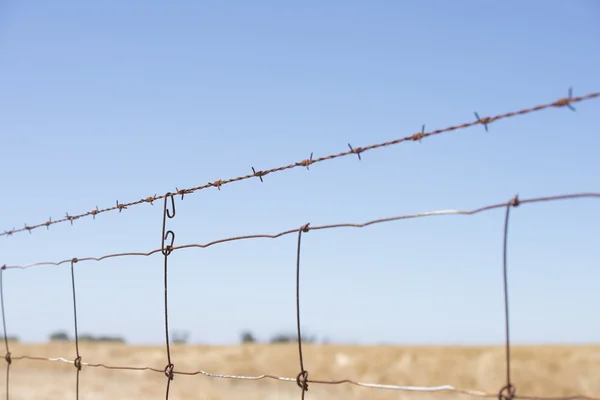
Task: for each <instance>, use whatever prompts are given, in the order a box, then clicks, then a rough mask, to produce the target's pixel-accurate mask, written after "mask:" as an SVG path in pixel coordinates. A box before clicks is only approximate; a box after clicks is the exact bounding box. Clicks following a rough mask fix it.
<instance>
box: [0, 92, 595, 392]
mask: <svg viewBox="0 0 600 400" xmlns="http://www.w3.org/2000/svg"><path fill="white" fill-rule="evenodd" d="M597 97H600V92H596V93H590V94H587V95H585V96H581V97H573V96H572V94H571V93H569V97H567V98H563V99H559V100H557V101H554V102H551V103H547V104H545V105H540V106H536V107H531V108H528V109H523V110H520V111H514V112H509V113H505V114H499V115H496V116H494V117H484V118H481V117H479V115H477V113H475V116H476V118H477V119H476V120H475V121H474V122H468V123H464V124H462V125H458V126H451V127H448V128H444V129H439V130H435V131H431V132H425V128H424V127H423V129H422V131H421V132H419V133H416V134H413V135H411V136H408V137H405V138H402V139H397V140H393V141H390V142H385V143H379V144H374V145H369V146H364V147H356V148H354V147H352V146H351V145H348V147H349V151H346V152H342V153H338V154H334V155H329V156H324V157H319V158H313V156H312V154H311V157H310V158H308V159H306V160H303V161H301V162H296V163H292V164H289V165H286V166H281V167H277V168H272V169H268V170H264V171H256V170H255V169H254V168H252V170H253V173H252V174H249V175H244V176H240V177H237V178H231V179H226V180H217V181H214V182H211V183H208V184H206V185H202V186H197V187H194V188H189V189H181V190H179V189H177V190H176V191H175V192H168V193H165V194H164V195H160V196H156V195H155V196H150V197H147V198H144V199H142V200H139V201H135V202H129V203H119V202H117V203H116V205H115V206H113V207H108V208H103V209H99V208H96V209H94V210H92V211H89V212H86V213H83V214H74V215H69V214H67V215H66V217H65V218H63V219H57V220H54V221H52V220H51V219H50V220H49V221H47V222H44V223H39V224H35V225H27V224H26V225H25V226H24V227H23V228H21V229H14V228H13V229H10V230H5V231H4V233H2V234H0V235H3V236H7V237H8V236H12V235H14V234H17V233H20V232H24V231H28V232H30V233H31V231H32V230H34V229H37V228H40V227H44V226H45V227H47V228H49V227H50V226H51V225H53V224H57V223H62V222H67V221H68V222H71V223H73V222H74V221H75V220H77V219H79V218H84V217H87V216H92V217H93V218H95V217H96V215H98V214H100V213H105V212H109V211H115V210H118V211H119V212H121V211H123V210H125V209H127V208H128V207H132V206H136V205H140V204H144V203H150V204H153V202H155V201H158V200H163V201H164V202H163V211H162V224H161V226H160V230H161V237H162V244H161V246H160V248H156V249H153V250H150V251H146V252H143V251H132V252H123V253H113V254H105V255H100V256H89V257H78V258H70V259H63V260H57V261H41V262H35V263H31V264H23V265H6V264H5V265H3V266H2V267H1V269H0V303H1V310H2V323H3V333H4V344H5V357H4V359H5V362H6V380H5V381H6V399H10V398H11V366H12V365H13V364H14V363H18V362H44V363H55V364H70V365H72V366H73V368H74V372H73V374H74V378H75V384H74V385H75V387H74V394H75V397H76V398H77V399H79V396H80V374H81V371H82V370H83V369H103V370H112V371H138V372H141V371H148V372H155V373H157V374H161V375H163V379H164V380H165V398H166V399H167V400H168V399H169V394H170V392H171V387H172V385H173V381H174V378H175V377H176V376H181V375H187V376H196V375H201V376H204V377H208V378H215V379H226V380H235V381H262V380H270V381H274V382H281V383H293V384H294V383H295V384H296V386H297V387H298V396H300V398H301V399H304V398H305V396H306V393H307V392H308V391H309V387H311V386H313V385H329V386H331V385H333V386H340V385H349V386H356V387H362V388H369V389H374V390H387V391H395V392H427V393H437V392H453V393H456V394H461V395H468V396H475V397H495V398H498V399H500V400H512V399H517V398H520V399H536V398H542V397H537V396H529V395H526V394H521V393H519V392H518V391H517V388H516V385H515V384H514V382H513V378H512V375H511V340H510V339H511V332H510V318H509V317H510V314H509V285H508V279H507V277H508V271H509V270H508V263H507V252H508V247H509V246H508V241H509V221H510V210H511V209H512V208H514V207H521V206H523V205H535V204H539V203H542V202H556V201H575V200H577V199H584V198H587V199H600V192H588V193H569V194H562V195H553V196H546V197H535V198H524V199H520V198H519V197H518V196H515V197H513V198H512V199H510V200H509V201H503V202H499V203H496V204H490V205H485V206H482V207H479V208H476V209H471V210H438V211H430V212H423V213H417V214H409V215H399V216H392V217H388V218H381V219H375V220H370V221H367V222H345V223H338V224H329V225H320V226H311V225H310V223H306V224H303V225H302V226H300V227H292V228H290V229H288V230H285V231H281V232H278V233H262V234H251V235H240V236H232V237H227V238H222V239H215V240H212V241H210V242H206V243H187V244H176V240H175V232H174V230H173V229H170V228H169V221H170V220H171V219H173V218H176V216H178V214H177V213H176V203H175V196H181V200H183V198H184V196H185V195H187V194H191V193H194V192H196V191H199V190H203V189H207V188H209V187H216V188H217V189H219V190H220V187H221V186H223V185H225V184H228V183H233V182H238V181H241V180H245V179H250V178H252V177H257V178H259V179H260V180H261V181H263V177H264V176H265V175H268V174H270V173H275V172H280V171H285V170H289V169H291V168H295V167H300V166H301V167H306V168H309V166H310V165H311V164H313V163H316V162H324V161H327V160H332V159H335V158H339V157H344V156H347V155H352V154H353V155H356V156H357V157H358V158H359V159H360V158H361V153H364V152H366V151H368V150H374V149H377V148H380V147H386V146H391V145H395V144H399V143H402V142H404V141H417V140H421V139H423V138H426V137H429V136H433V135H437V134H440V133H444V132H452V131H455V130H458V129H464V128H467V127H470V126H474V125H483V126H484V127H485V129H486V130H487V129H488V125H489V124H491V123H492V122H495V121H498V120H500V119H504V118H511V117H515V116H518V115H524V114H528V113H531V112H535V111H540V110H544V109H547V108H550V107H568V108H570V109H573V107H572V104H573V103H576V102H580V101H585V100H590V99H594V98H597ZM498 209H504V210H505V214H504V224H503V242H502V248H503V253H502V257H503V258H502V268H503V270H502V278H503V281H502V285H503V289H504V291H503V302H504V313H503V318H504V321H503V324H504V327H505V332H504V342H505V345H504V356H505V367H506V369H505V373H504V375H505V379H504V381H505V382H504V384H503V385H502V387H499V388H498V390H497V391H493V392H490V391H483V390H479V389H477V388H467V387H455V386H453V385H449V384H448V385H438V386H408V385H403V384H402V383H401V382H397V383H382V382H363V381H359V380H356V379H353V378H351V377H344V378H341V379H322V378H319V376H316V377H314V376H313V375H312V373H310V370H309V369H308V368H307V367H306V365H305V358H306V355H305V349H304V347H303V343H304V340H303V332H302V329H301V327H302V323H301V316H302V312H301V282H302V279H301V275H302V274H301V272H302V267H301V266H302V263H301V259H302V257H301V256H302V238H303V236H304V235H306V234H308V233H310V232H312V231H320V230H334V229H344V228H366V227H369V226H372V225H376V224H383V223H392V222H398V221H402V220H407V219H416V218H424V217H434V216H443V215H462V216H471V215H475V214H480V213H484V212H488V211H491V210H498ZM157 229H158V227H157ZM289 235H296V236H297V245H296V247H295V259H296V265H295V272H296V275H295V293H294V295H295V305H296V309H295V317H296V332H295V335H296V343H297V355H296V358H297V366H298V368H297V373H296V375H295V376H278V375H272V374H259V375H236V374H219V373H214V372H210V371H205V370H202V369H195V370H186V369H178V368H177V365H176V360H175V358H174V357H173V355H172V340H171V338H170V337H169V334H170V329H169V285H168V278H169V267H170V260H171V259H170V255H171V254H172V253H173V252H175V251H179V250H182V249H190V248H207V247H210V246H215V245H217V244H222V243H226V242H234V241H247V240H258V239H277V238H280V237H283V236H289ZM154 255H156V256H158V255H161V256H162V264H163V279H162V281H163V289H164V298H163V305H164V306H163V312H164V342H165V356H164V368H155V367H150V366H133V365H112V364H105V363H97V362H88V361H86V360H85V358H86V357H85V354H84V353H83V352H82V351H81V349H80V341H81V338H80V334H79V330H78V311H77V294H76V289H77V279H76V266H77V265H78V264H80V263H83V262H91V261H96V262H100V261H103V260H106V259H111V258H121V257H150V256H154ZM63 264H66V265H69V266H70V272H71V274H70V284H71V291H72V313H73V332H74V350H75V357H74V358H73V359H68V358H64V357H46V356H29V355H17V354H14V355H13V354H12V352H11V347H12V346H11V343H10V341H9V339H8V338H9V332H10V321H7V318H6V315H5V303H4V285H5V282H4V280H5V275H6V273H7V271H8V270H23V269H29V268H33V267H43V266H50V265H54V266H58V265H63ZM309 373H310V375H309ZM198 395H199V396H201V393H199V394H198ZM543 398H544V399H559V398H560V399H575V398H581V399H590V400H591V399H593V400H600V397H591V396H588V395H582V394H577V393H572V394H570V395H569V396H561V397H543Z"/></svg>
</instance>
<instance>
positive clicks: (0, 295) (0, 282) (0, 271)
mask: <svg viewBox="0 0 600 400" xmlns="http://www.w3.org/2000/svg"><path fill="white" fill-rule="evenodd" d="M5 269H6V265H3V266H2V268H0V307H2V329H3V332H4V346H5V348H6V354H4V360H5V361H6V400H8V399H9V398H10V385H9V384H10V366H11V364H12V357H11V354H10V349H9V347H8V335H7V334H6V314H5V312H4V270H5Z"/></svg>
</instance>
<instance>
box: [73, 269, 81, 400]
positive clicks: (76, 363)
mask: <svg viewBox="0 0 600 400" xmlns="http://www.w3.org/2000/svg"><path fill="white" fill-rule="evenodd" d="M75 263H77V259H76V258H74V259H72V260H71V289H72V292H73V321H74V326H75V353H76V355H77V356H76V357H75V360H74V361H73V365H74V366H75V368H76V370H77V376H76V380H75V399H76V400H79V373H80V372H81V355H80V354H79V332H78V329H77V300H76V297H75Z"/></svg>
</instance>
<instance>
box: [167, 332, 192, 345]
mask: <svg viewBox="0 0 600 400" xmlns="http://www.w3.org/2000/svg"><path fill="white" fill-rule="evenodd" d="M189 336H190V333H189V332H183V331H178V332H172V333H171V337H172V338H173V339H172V340H171V342H172V343H173V344H185V343H187V342H188V338H189Z"/></svg>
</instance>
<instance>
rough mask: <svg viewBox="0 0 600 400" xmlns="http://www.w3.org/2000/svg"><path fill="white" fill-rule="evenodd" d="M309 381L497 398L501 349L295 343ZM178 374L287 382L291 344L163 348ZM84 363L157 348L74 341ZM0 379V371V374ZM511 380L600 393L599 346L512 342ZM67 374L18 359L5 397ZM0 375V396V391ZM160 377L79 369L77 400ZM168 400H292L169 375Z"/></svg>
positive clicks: (138, 359) (67, 382) (248, 387)
mask: <svg viewBox="0 0 600 400" xmlns="http://www.w3.org/2000/svg"><path fill="white" fill-rule="evenodd" d="M303 348H304V363H305V368H306V370H307V371H308V372H309V380H310V379H322V380H338V379H345V378H348V379H352V380H357V381H361V382H373V383H382V384H395V385H411V386H438V385H453V386H454V387H456V388H460V389H477V390H481V391H486V392H490V393H497V392H498V390H499V389H500V388H501V387H502V386H503V384H504V383H505V355H504V349H503V347H400V346H398V347H395V346H346V345H315V344H311V345H308V344H306V345H303ZM171 350H172V360H173V364H175V369H176V370H177V371H197V370H203V371H206V372H209V373H216V374H234V375H253V376H256V375H261V374H271V375H277V376H285V377H291V378H295V377H296V375H297V374H298V372H299V369H300V367H299V361H298V350H297V346H296V345H295V344H282V345H268V344H252V345H243V346H242V345H240V346H193V345H188V346H185V345H175V346H172V347H171ZM10 351H11V353H12V356H13V357H19V356H37V357H48V358H54V357H64V358H66V359H68V360H73V359H74V358H75V346H74V343H48V344H35V345H29V344H19V343H10ZM80 353H81V356H82V359H83V362H84V363H103V364H107V365H111V366H135V367H142V366H148V367H153V368H157V369H164V367H165V365H166V364H167V362H166V352H165V348H164V347H160V346H154V347H142V346H129V345H126V344H119V343H82V344H80ZM3 375H4V374H3ZM512 376H513V383H514V385H515V386H516V390H517V395H528V396H552V397H557V396H570V395H575V394H580V395H587V396H591V397H594V396H595V397H600V345H595V346H514V347H513V350H512ZM75 377H76V369H75V367H74V366H73V365H72V364H68V363H63V362H48V361H32V360H22V359H21V360H19V359H16V360H14V361H13V363H12V365H11V368H10V398H11V399H12V400H21V399H23V400H25V399H44V400H54V399H61V400H62V399H74V398H75ZM5 384H6V383H5V380H4V377H3V376H2V375H0V385H1V387H0V394H1V395H2V396H4V393H5V391H6V386H5ZM166 384H167V378H166V377H165V376H164V375H163V374H162V373H157V372H152V371H122V370H106V369H103V368H97V367H86V366H84V367H83V369H82V371H81V375H80V399H88V400H96V399H164V398H165V389H166ZM169 397H170V399H173V400H175V399H181V400H184V399H186V400H187V399H204V400H218V399H228V400H232V399H235V400H237V399H244V400H254V399H261V400H275V399H280V400H287V399H300V389H299V388H298V386H296V383H295V382H285V381H275V380H271V379H263V380H258V381H242V380H232V379H222V378H213V377H206V376H203V375H197V376H183V375H176V376H175V379H174V380H173V381H172V382H171V390H170V396H169ZM305 398H306V399H314V400H319V399H344V400H346V399H372V400H383V399H414V400H434V399H436V398H439V399H458V398H461V399H467V398H469V399H477V397H473V396H469V395H464V394H457V393H453V392H435V393H423V392H421V393H419V392H404V391H395V390H385V389H369V388H361V387H357V386H354V385H350V384H346V383H344V384H339V385H322V384H316V383H314V384H310V385H309V390H308V392H307V393H306V396H305Z"/></svg>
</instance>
